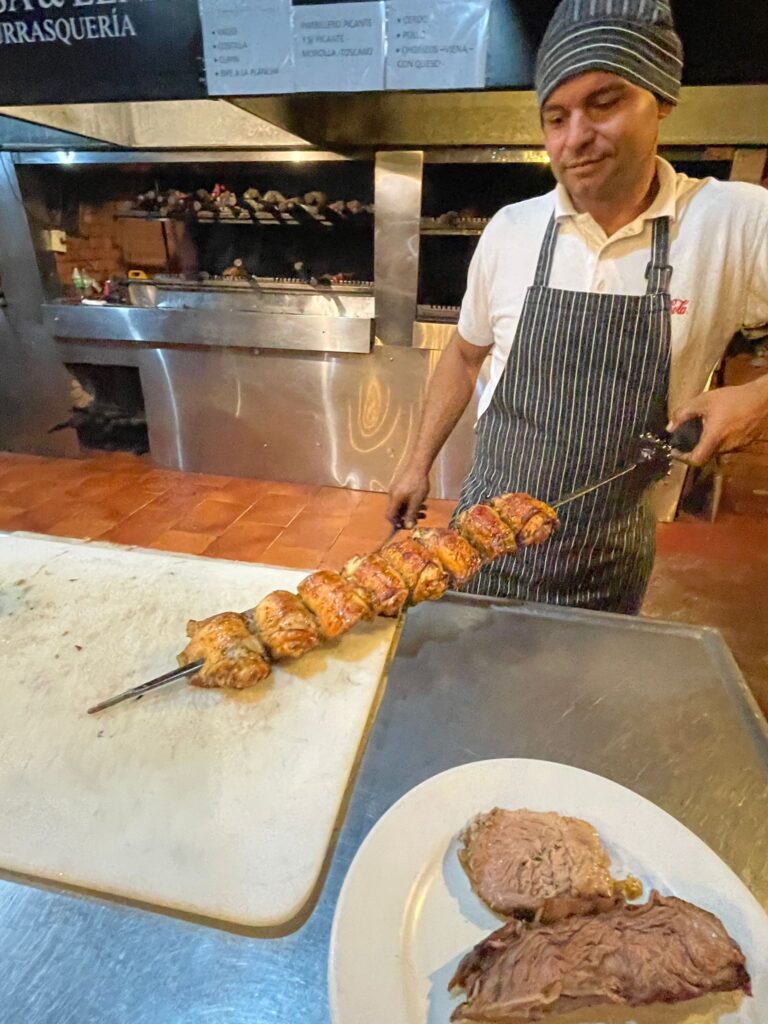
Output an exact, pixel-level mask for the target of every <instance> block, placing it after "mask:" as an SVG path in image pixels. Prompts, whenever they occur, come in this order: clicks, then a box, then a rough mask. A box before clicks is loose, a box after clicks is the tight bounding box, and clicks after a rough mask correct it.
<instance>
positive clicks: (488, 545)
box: [456, 505, 517, 561]
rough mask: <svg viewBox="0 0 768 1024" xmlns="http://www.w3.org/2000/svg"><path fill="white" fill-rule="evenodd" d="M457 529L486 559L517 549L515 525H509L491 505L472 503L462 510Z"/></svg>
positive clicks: (457, 521) (508, 553)
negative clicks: (469, 506)
mask: <svg viewBox="0 0 768 1024" xmlns="http://www.w3.org/2000/svg"><path fill="white" fill-rule="evenodd" d="M456 529H457V530H458V532H459V533H460V534H461V535H462V537H464V538H465V539H466V540H468V541H469V543H470V544H471V545H472V547H474V548H476V549H477V550H478V551H479V552H480V554H481V555H482V556H483V558H484V559H486V561H491V560H492V559H494V558H500V557H501V555H514V553H515V552H516V551H517V540H516V535H515V531H514V527H511V526H508V525H507V524H506V523H505V522H504V520H503V519H502V518H501V516H500V515H499V514H498V512H496V511H494V509H492V508H491V506H490V505H472V506H471V508H468V509H467V510H466V511H465V512H462V513H461V514H460V515H459V517H458V519H457V520H456Z"/></svg>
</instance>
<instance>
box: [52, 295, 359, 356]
mask: <svg viewBox="0 0 768 1024" xmlns="http://www.w3.org/2000/svg"><path fill="white" fill-rule="evenodd" d="M43 317H44V322H45V324H46V326H47V327H48V328H49V330H50V331H51V333H52V334H53V335H55V337H57V338H76V339H88V338H92V339H95V340H102V339H103V340H105V341H133V342H143V343H149V344H163V345H206V346H226V347H227V348H250V349H252V348H280V349H292V350H300V351H306V352H368V351H370V348H371V341H372V333H373V323H372V321H370V320H364V319H359V318H355V317H343V316H298V315H294V316H291V315H285V314H276V313H257V312H249V311H243V310H240V311H238V310H229V311H227V312H224V311H221V310H216V309H159V308H158V309H141V308H139V307H137V306H85V305H81V304H74V305H66V304H64V303H48V304H46V305H44V306H43Z"/></svg>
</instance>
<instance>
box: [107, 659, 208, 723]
mask: <svg viewBox="0 0 768 1024" xmlns="http://www.w3.org/2000/svg"><path fill="white" fill-rule="evenodd" d="M202 667H203V659H202V658H200V659H199V660H198V661H193V662H190V664H189V665H184V666H183V667H182V668H175V669H173V670H172V671H171V672H166V673H165V675H162V676H158V677H157V678H156V679H150V680H149V682H148V683H141V685H140V686H134V687H132V689H130V690H124V691H123V692H122V693H118V694H115V696H114V697H109V698H108V699H107V700H103V701H102V702H101V703H100V704H94V705H93V707H92V708H88V714H89V715H95V714H96V713H97V712H98V711H104V710H105V708H112V707H114V706H115V704H122V702H123V701H124V700H132V699H134V698H136V699H138V698H139V697H143V696H144V694H145V693H149V692H150V690H157V689H158V688H159V687H160V686H167V685H168V684H169V683H175V682H176V680H177V679H184V678H185V677H186V676H191V675H192V674H193V673H195V672H197V670H198V669H200V668H202Z"/></svg>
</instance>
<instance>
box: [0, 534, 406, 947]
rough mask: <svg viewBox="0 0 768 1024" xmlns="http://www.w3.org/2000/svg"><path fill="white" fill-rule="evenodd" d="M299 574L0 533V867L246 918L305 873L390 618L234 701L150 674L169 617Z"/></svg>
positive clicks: (174, 624) (181, 624) (179, 624)
mask: <svg viewBox="0 0 768 1024" xmlns="http://www.w3.org/2000/svg"><path fill="white" fill-rule="evenodd" d="M304 575H305V573H301V572H294V571H291V570H283V569H275V568H270V567H268V566H261V565H250V564H245V563H240V562H226V561H221V560H217V559H207V558H194V557H187V556H182V555H170V554H164V553H159V552H158V553H155V552H150V551H141V550H137V549H131V548H122V547H116V546H110V545H98V544H84V543H80V542H77V541H63V542H62V541H59V540H53V539H45V538H38V537H34V536H29V535H26V536H25V535H23V534H15V535H14V534H4V535H3V534H0V723H1V724H0V868H4V869H7V870H10V871H14V872H21V873H23V874H26V875H31V876H34V877H39V878H44V879H53V880H55V881H56V882H62V883H65V884H69V885H76V886H82V887H85V888H87V889H91V890H96V891H100V892H105V893H110V894H113V895H116V896H119V897H127V898H130V899H135V900H140V901H142V902H144V903H148V904H155V905H160V906H163V907H169V908H173V909H177V910H181V911H184V912H188V913H192V914H197V915H202V916H205V917H209V918H214V919H217V920H221V921H229V922H235V923H238V924H241V925H246V926H252V927H265V926H276V925H279V924H283V923H285V922H288V921H290V920H291V919H292V918H293V917H295V916H296V915H297V914H299V913H300V912H301V910H302V908H303V907H304V906H305V905H306V903H307V901H308V899H309V897H310V896H311V894H312V890H313V888H314V886H315V883H316V882H317V880H318V877H319V875H320V872H321V869H322V865H323V861H324V858H325V855H326V853H327V850H328V846H329V843H330V840H331V836H332V833H333V828H334V824H335V822H336V819H337V816H338V813H339V808H340V805H341V802H342V799H343V796H344V793H345V790H346V787H347V784H348V781H349V778H350V774H351V772H352V769H353V767H354V764H355V759H356V757H357V754H358V751H359V749H360V744H361V740H362V738H363V735H364V732H365V728H366V724H367V722H368V719H369V716H370V714H371V711H372V707H373V705H374V702H375V700H376V697H377V693H378V690H379V686H380V684H381V682H382V680H383V677H384V671H385V668H386V664H387V659H388V655H389V652H390V648H391V646H392V644H393V640H394V637H395V629H396V627H395V624H394V623H393V622H392V621H390V620H382V619H379V620H377V621H376V622H374V623H371V624H368V625H363V626H360V627H358V628H357V629H355V630H354V631H353V632H351V633H349V634H348V635H347V636H346V637H344V638H343V639H342V640H341V641H340V642H338V643H337V644H335V645H327V646H326V647H325V648H323V649H321V650H319V651H313V652H312V653H310V654H308V655H306V656H305V657H304V658H302V659H299V660H298V661H296V662H294V663H292V664H288V665H286V666H285V667H284V668H276V669H275V670H274V671H273V674H272V676H271V677H270V678H269V679H268V680H267V681H266V682H265V683H262V684H259V685H258V686H257V687H255V688H254V689H252V690H247V691H244V692H243V693H241V694H233V693H226V692H222V691H209V690H200V689H196V688H194V687H190V686H188V685H187V684H186V683H185V682H183V681H182V682H179V683H174V684H172V685H171V686H169V687H164V688H163V689H161V690H159V691H157V692H155V693H154V694H151V695H148V696H147V697H144V698H143V699H142V700H140V701H138V702H136V701H131V702H126V703H125V704H122V705H119V706H117V707H115V708H112V709H110V710H108V711H105V712H103V713H102V714H100V715H86V713H85V710H86V708H87V707H89V706H90V705H92V704H94V703H96V702H97V701H100V700H102V699H103V698H105V697H108V696H110V695H111V694H113V693H115V692H119V691H121V690H124V689H127V688H128V687H130V686H134V685H136V684H137V683H140V682H142V681H143V680H145V679H150V678H152V677H153V676H156V675H159V674H161V673H162V672H164V671H168V670H169V669H171V668H173V667H174V666H175V664H176V661H175V658H176V654H177V652H178V651H179V650H180V649H181V648H182V647H183V646H184V643H185V634H184V629H185V626H186V622H187V619H189V618H197V619H201V618H204V617H205V616H207V615H211V614H213V613H215V612H218V611H223V610H225V609H235V610H242V609H244V608H247V607H249V606H252V605H254V604H255V603H256V602H257V601H259V600H260V598H262V597H263V596H264V595H265V594H267V593H268V592H269V591H271V590H274V589H277V588H282V589H288V590H292V589H294V588H295V586H296V584H297V583H298V581H299V580H300V579H301V578H302V577H303V576H304Z"/></svg>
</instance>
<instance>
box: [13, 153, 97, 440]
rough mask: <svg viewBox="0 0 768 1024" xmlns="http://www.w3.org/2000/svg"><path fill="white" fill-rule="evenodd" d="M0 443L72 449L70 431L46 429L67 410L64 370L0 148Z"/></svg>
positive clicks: (27, 233)
mask: <svg viewBox="0 0 768 1024" xmlns="http://www.w3.org/2000/svg"><path fill="white" fill-rule="evenodd" d="M0 281H2V286H3V291H4V293H5V299H6V309H5V312H4V313H3V314H2V318H3V319H2V324H1V325H0V448H6V449H11V450H15V451H26V452H37V453H39V454H41V455H75V454H77V453H78V450H79V449H78V446H77V442H76V440H75V438H74V436H73V435H72V434H71V432H70V431H61V432H58V433H56V434H49V433H48V429H49V428H50V427H52V426H53V425H54V424H55V423H59V422H61V421H62V420H65V419H66V418H67V416H68V415H69V398H68V387H67V386H68V375H67V373H66V371H65V369H64V367H63V366H62V364H61V362H60V360H59V358H58V354H57V351H56V346H55V344H54V341H53V338H52V336H51V334H50V332H49V331H48V330H47V328H46V327H45V326H44V324H43V323H42V317H41V312H40V307H41V303H42V302H43V286H42V282H41V279H40V273H39V269H38V265H37V262H36V259H35V249H34V245H33V240H32V234H31V231H30V226H29V222H28V220H27V216H26V213H25V210H24V206H23V205H22V199H21V193H20V191H19V180H18V177H17V175H16V168H15V167H14V165H13V161H12V159H11V156H10V154H9V153H4V152H0Z"/></svg>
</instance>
